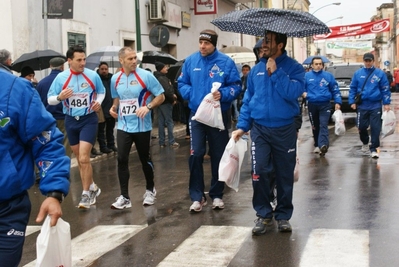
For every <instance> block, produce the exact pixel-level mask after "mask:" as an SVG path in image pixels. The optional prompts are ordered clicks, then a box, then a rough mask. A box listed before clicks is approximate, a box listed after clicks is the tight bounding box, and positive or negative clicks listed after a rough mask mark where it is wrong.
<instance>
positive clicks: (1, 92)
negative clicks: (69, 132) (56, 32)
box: [0, 70, 70, 203]
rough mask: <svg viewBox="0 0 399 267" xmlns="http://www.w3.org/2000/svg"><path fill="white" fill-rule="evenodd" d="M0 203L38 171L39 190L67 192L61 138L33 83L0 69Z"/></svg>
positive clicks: (30, 181)
mask: <svg viewBox="0 0 399 267" xmlns="http://www.w3.org/2000/svg"><path fill="white" fill-rule="evenodd" d="M0 81H2V82H1V84H0V138H1V142H0V153H1V160H0V170H1V171H2V174H1V176H0V203H1V202H4V201H7V200H10V199H12V198H13V197H16V196H18V195H21V194H22V193H23V192H24V191H26V190H28V189H29V188H30V187H31V186H32V185H33V184H34V182H35V174H34V170H33V165H34V164H33V163H34V161H35V162H36V165H37V166H38V167H39V171H40V176H41V179H40V191H41V192H42V194H44V195H45V194H47V193H48V192H51V191H60V192H62V193H64V195H67V194H68V191H69V169H70V159H69V157H67V156H66V155H65V148H64V146H63V145H62V142H63V139H64V136H63V134H62V133H61V132H60V131H59V130H58V129H57V128H56V122H55V119H54V118H53V116H52V115H51V114H50V113H48V112H47V111H46V109H45V108H44V106H43V104H42V102H41V100H40V98H39V94H38V93H37V92H35V89H33V87H32V84H31V83H30V82H29V81H27V80H26V79H23V78H18V77H15V76H14V75H12V74H10V73H8V72H6V71H4V70H0Z"/></svg>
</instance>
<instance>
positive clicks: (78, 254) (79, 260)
mask: <svg viewBox="0 0 399 267" xmlns="http://www.w3.org/2000/svg"><path fill="white" fill-rule="evenodd" d="M146 227H147V225H99V226H96V227H94V228H92V229H90V230H89V231H87V232H84V233H83V234H81V235H79V236H77V237H75V238H74V239H72V244H71V246H72V266H74V267H85V266H89V265H90V263H92V262H93V261H95V260H96V259H98V258H99V257H101V256H102V255H104V254H105V253H107V252H108V251H111V250H113V249H114V248H116V247H118V246H119V245H120V244H122V243H124V242H125V241H126V240H128V239H130V238H131V237H132V236H134V235H135V234H137V233H138V232H140V231H141V230H143V229H144V228H146ZM88 248H89V249H88ZM35 265H36V260H35V261H32V262H30V263H28V264H27V265H25V266H24V267H34V266H35Z"/></svg>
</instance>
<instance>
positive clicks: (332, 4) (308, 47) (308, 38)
mask: <svg viewBox="0 0 399 267" xmlns="http://www.w3.org/2000/svg"><path fill="white" fill-rule="evenodd" d="M340 4H341V2H335V3H330V4H327V5H324V6H322V7H319V8H318V9H316V10H315V11H313V12H312V13H311V14H312V15H314V13H316V12H317V11H319V10H320V9H322V8H325V7H328V6H339V5H340ZM306 55H307V56H310V37H306Z"/></svg>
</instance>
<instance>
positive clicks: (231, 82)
mask: <svg viewBox="0 0 399 267" xmlns="http://www.w3.org/2000/svg"><path fill="white" fill-rule="evenodd" d="M213 82H220V83H222V85H221V87H220V88H219V92H220V94H221V99H220V104H221V108H222V111H226V110H228V109H229V108H230V106H231V102H232V101H233V100H234V99H236V98H237V97H238V96H239V95H240V93H241V79H240V75H239V73H238V70H237V67H236V65H235V63H234V61H233V60H232V59H231V58H230V57H229V56H226V55H225V54H223V53H221V52H219V51H218V50H217V49H215V51H214V52H213V53H212V54H210V55H208V56H205V57H204V56H202V55H201V53H200V52H197V53H194V54H192V55H191V56H189V57H187V59H186V60H185V61H184V64H183V68H182V72H181V74H180V77H179V79H178V84H179V92H180V94H181V96H182V97H183V99H185V100H189V104H188V106H189V108H190V109H191V111H192V112H193V113H195V112H196V111H197V109H198V107H199V105H200V104H201V102H202V100H203V99H204V97H205V96H206V95H207V94H209V93H210V92H211V88H212V83H213Z"/></svg>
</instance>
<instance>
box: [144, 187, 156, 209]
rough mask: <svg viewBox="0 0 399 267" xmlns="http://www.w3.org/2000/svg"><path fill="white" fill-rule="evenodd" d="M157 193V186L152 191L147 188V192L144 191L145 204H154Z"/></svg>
mask: <svg viewBox="0 0 399 267" xmlns="http://www.w3.org/2000/svg"><path fill="white" fill-rule="evenodd" d="M156 195H157V190H155V188H154V191H153V192H151V191H150V190H146V191H145V193H144V195H143V198H144V200H143V206H146V205H154V203H155V196H156Z"/></svg>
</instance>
